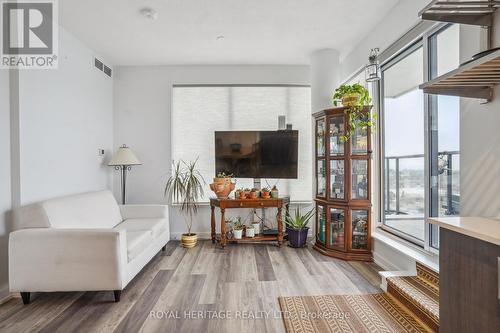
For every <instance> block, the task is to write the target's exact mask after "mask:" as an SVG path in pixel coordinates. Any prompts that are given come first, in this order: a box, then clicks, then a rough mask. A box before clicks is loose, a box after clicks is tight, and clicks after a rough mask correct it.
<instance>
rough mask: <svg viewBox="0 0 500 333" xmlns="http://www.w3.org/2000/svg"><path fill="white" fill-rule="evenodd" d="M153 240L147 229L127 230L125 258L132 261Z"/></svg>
mask: <svg viewBox="0 0 500 333" xmlns="http://www.w3.org/2000/svg"><path fill="white" fill-rule="evenodd" d="M152 241H153V236H152V235H151V231H149V230H135V231H133V230H127V258H128V261H132V260H133V259H134V258H135V257H137V256H138V255H139V254H141V253H142V252H143V251H144V250H145V249H146V248H147V247H148V246H149V245H150V244H151V242H152Z"/></svg>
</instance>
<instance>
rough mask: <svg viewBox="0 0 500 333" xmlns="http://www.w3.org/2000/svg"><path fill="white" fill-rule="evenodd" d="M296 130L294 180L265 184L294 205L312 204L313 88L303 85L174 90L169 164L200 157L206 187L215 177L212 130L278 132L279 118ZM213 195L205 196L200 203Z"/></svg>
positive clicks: (249, 183)
mask: <svg viewBox="0 0 500 333" xmlns="http://www.w3.org/2000/svg"><path fill="white" fill-rule="evenodd" d="M280 115H285V116H286V122H287V123H291V124H292V125H293V129H295V130H298V131H299V155H298V156H299V170H298V179H292V180H279V181H278V180H275V179H266V180H263V182H262V185H263V186H267V184H270V185H273V184H275V183H277V184H278V187H279V189H280V194H284V195H286V194H288V195H290V196H291V199H292V200H293V201H311V196H312V163H311V156H312V147H311V89H310V87H304V86H239V85H237V86H174V88H173V105H172V159H173V160H174V161H178V160H180V159H183V160H193V159H195V158H199V167H200V169H201V173H202V175H203V177H204V178H205V180H206V181H207V182H208V183H210V182H211V181H212V178H213V177H214V173H215V156H214V151H215V146H214V145H215V142H214V131H233V130H234V131H239V130H277V129H278V116H280ZM236 186H237V187H243V188H245V187H248V188H251V187H253V180H252V179H242V178H240V179H237V184H236ZM210 195H211V193H209V191H206V193H205V198H204V200H205V201H206V200H208V197H209V196H210Z"/></svg>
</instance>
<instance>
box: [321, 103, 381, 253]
mask: <svg viewBox="0 0 500 333" xmlns="http://www.w3.org/2000/svg"><path fill="white" fill-rule="evenodd" d="M345 109H346V108H344V107H340V108H334V109H328V110H324V111H320V112H317V113H315V114H313V117H314V119H315V131H314V132H315V147H316V148H315V161H314V163H315V174H316V192H315V196H316V197H315V202H316V243H315V245H314V248H315V249H316V250H318V251H319V252H321V253H323V254H325V255H328V256H331V257H336V258H341V259H346V260H362V261H371V260H372V253H371V232H370V229H371V133H370V129H369V128H368V129H367V130H362V129H358V130H356V131H355V133H354V134H353V135H352V136H351V137H350V138H349V140H347V141H346V142H343V141H342V135H344V133H346V130H347V128H348V126H349V123H348V121H349V120H348V117H347V115H346V114H345ZM365 112H366V113H367V114H368V113H369V112H370V107H366V108H365Z"/></svg>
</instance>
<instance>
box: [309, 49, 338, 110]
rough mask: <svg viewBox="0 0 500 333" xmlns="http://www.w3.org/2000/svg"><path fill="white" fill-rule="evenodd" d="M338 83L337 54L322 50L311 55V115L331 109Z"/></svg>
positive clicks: (336, 52) (330, 50) (329, 50)
mask: <svg viewBox="0 0 500 333" xmlns="http://www.w3.org/2000/svg"><path fill="white" fill-rule="evenodd" d="M339 83H340V62H339V52H338V51H337V50H333V49H322V50H318V51H316V52H314V53H313V54H312V55H311V108H312V113H314V112H317V111H320V110H323V109H326V108H331V107H332V106H333V104H332V96H333V91H334V90H335V88H337V87H338V85H339Z"/></svg>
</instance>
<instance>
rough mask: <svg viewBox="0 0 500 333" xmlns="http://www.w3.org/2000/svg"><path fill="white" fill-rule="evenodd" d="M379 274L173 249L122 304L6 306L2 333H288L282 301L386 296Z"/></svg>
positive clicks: (83, 297) (285, 256) (314, 256)
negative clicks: (281, 298)
mask: <svg viewBox="0 0 500 333" xmlns="http://www.w3.org/2000/svg"><path fill="white" fill-rule="evenodd" d="M379 270H380V269H379V267H378V266H377V265H375V264H372V263H354V262H346V261H341V260H336V259H333V258H329V257H325V256H322V255H321V254H319V253H317V252H316V251H314V250H313V249H312V248H307V249H292V248H290V247H287V246H283V247H282V248H278V247H276V246H275V245H271V244H269V245H265V244H234V245H229V246H228V247H227V248H226V249H225V250H222V249H220V248H216V247H215V246H214V245H213V244H212V243H211V242H210V241H201V242H200V243H199V244H198V246H197V247H196V248H194V249H189V250H186V249H184V248H182V247H181V246H180V245H179V243H178V242H175V241H171V242H169V243H168V245H167V250H166V251H165V252H160V253H159V254H158V255H157V256H156V257H155V258H153V260H152V261H151V262H150V263H149V264H148V265H147V266H146V267H145V268H144V270H143V271H142V272H141V273H139V275H138V276H137V277H136V278H135V279H134V280H133V281H132V282H131V283H130V284H129V285H128V286H127V288H126V289H125V290H124V291H123V293H122V297H121V301H120V302H119V303H114V302H113V293H112V292H74V293H39V294H33V295H32V303H31V304H29V305H27V306H25V305H23V304H22V301H21V299H20V298H16V299H11V300H10V301H8V302H7V303H5V304H3V305H0V332H16V333H17V332H139V331H140V332H217V333H219V332H231V333H233V332H238V333H243V332H253V333H255V332H284V331H285V329H284V326H283V323H282V320H281V318H279V310H280V308H279V305H278V296H292V295H297V296H305V295H327V294H330V295H333V294H367V293H376V292H381V290H380V289H379V284H380V279H379V276H378V274H377V272H378V271H379ZM186 311H187V312H186ZM152 313H153V314H152ZM224 314H225V315H226V316H227V317H229V316H230V317H231V318H226V319H222V318H217V317H221V316H222V315H224ZM161 316H163V318H161ZM189 316H191V318H189ZM245 316H247V317H245ZM252 316H255V317H258V318H253V317H252ZM165 317H170V318H165ZM200 317H201V318H200ZM214 317H215V318H214ZM266 317H267V318H266Z"/></svg>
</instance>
